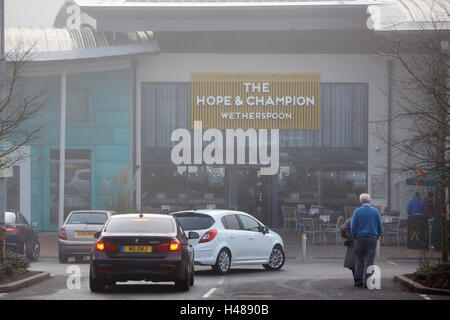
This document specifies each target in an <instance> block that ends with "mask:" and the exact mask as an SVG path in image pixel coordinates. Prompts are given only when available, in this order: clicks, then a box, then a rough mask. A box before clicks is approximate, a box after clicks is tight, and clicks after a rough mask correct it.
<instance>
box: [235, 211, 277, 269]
mask: <svg viewBox="0 0 450 320" xmlns="http://www.w3.org/2000/svg"><path fill="white" fill-rule="evenodd" d="M238 217H239V220H240V222H241V227H242V229H243V230H244V232H245V233H246V240H247V245H246V250H245V260H247V261H266V260H267V258H268V257H269V254H270V249H271V248H270V238H269V237H267V236H266V235H265V234H264V233H262V226H261V224H260V223H259V222H258V221H256V220H255V219H253V218H252V217H250V216H248V215H243V214H239V215H238Z"/></svg>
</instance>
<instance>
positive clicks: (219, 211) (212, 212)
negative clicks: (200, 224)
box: [170, 209, 249, 217]
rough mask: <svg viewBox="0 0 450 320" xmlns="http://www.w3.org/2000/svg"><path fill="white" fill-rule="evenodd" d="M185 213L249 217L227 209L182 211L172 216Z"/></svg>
mask: <svg viewBox="0 0 450 320" xmlns="http://www.w3.org/2000/svg"><path fill="white" fill-rule="evenodd" d="M183 212H195V213H203V214H207V215H210V216H212V217H220V216H223V215H224V214H245V215H249V214H248V213H247V212H243V211H237V210H226V209H196V210H182V211H177V212H171V213H170V214H177V213H183Z"/></svg>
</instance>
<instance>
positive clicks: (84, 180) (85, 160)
mask: <svg viewBox="0 0 450 320" xmlns="http://www.w3.org/2000/svg"><path fill="white" fill-rule="evenodd" d="M50 157H51V162H50V224H52V225H57V224H58V202H59V150H57V149H55V150H51V151H50ZM64 177H65V185H64V209H65V210H64V211H65V212H64V218H66V217H67V214H68V213H69V212H71V211H75V210H86V209H91V151H90V150H75V149H66V165H65V173H64Z"/></svg>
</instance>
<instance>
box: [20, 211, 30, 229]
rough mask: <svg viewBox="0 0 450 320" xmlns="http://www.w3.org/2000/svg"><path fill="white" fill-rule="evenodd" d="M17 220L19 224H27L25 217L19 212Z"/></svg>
mask: <svg viewBox="0 0 450 320" xmlns="http://www.w3.org/2000/svg"><path fill="white" fill-rule="evenodd" d="M19 222H20V223H21V224H24V225H26V226H28V225H29V224H28V221H27V219H25V217H24V216H23V215H22V214H21V213H19Z"/></svg>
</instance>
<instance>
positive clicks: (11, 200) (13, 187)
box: [6, 166, 20, 211]
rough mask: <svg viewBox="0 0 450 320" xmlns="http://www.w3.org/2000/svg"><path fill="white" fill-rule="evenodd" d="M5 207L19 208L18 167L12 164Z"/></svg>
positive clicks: (16, 209) (17, 209) (10, 208)
mask: <svg viewBox="0 0 450 320" xmlns="http://www.w3.org/2000/svg"><path fill="white" fill-rule="evenodd" d="M6 208H7V209H9V210H14V211H19V210H20V167H19V166H13V176H12V177H11V178H8V184H7V197H6Z"/></svg>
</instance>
